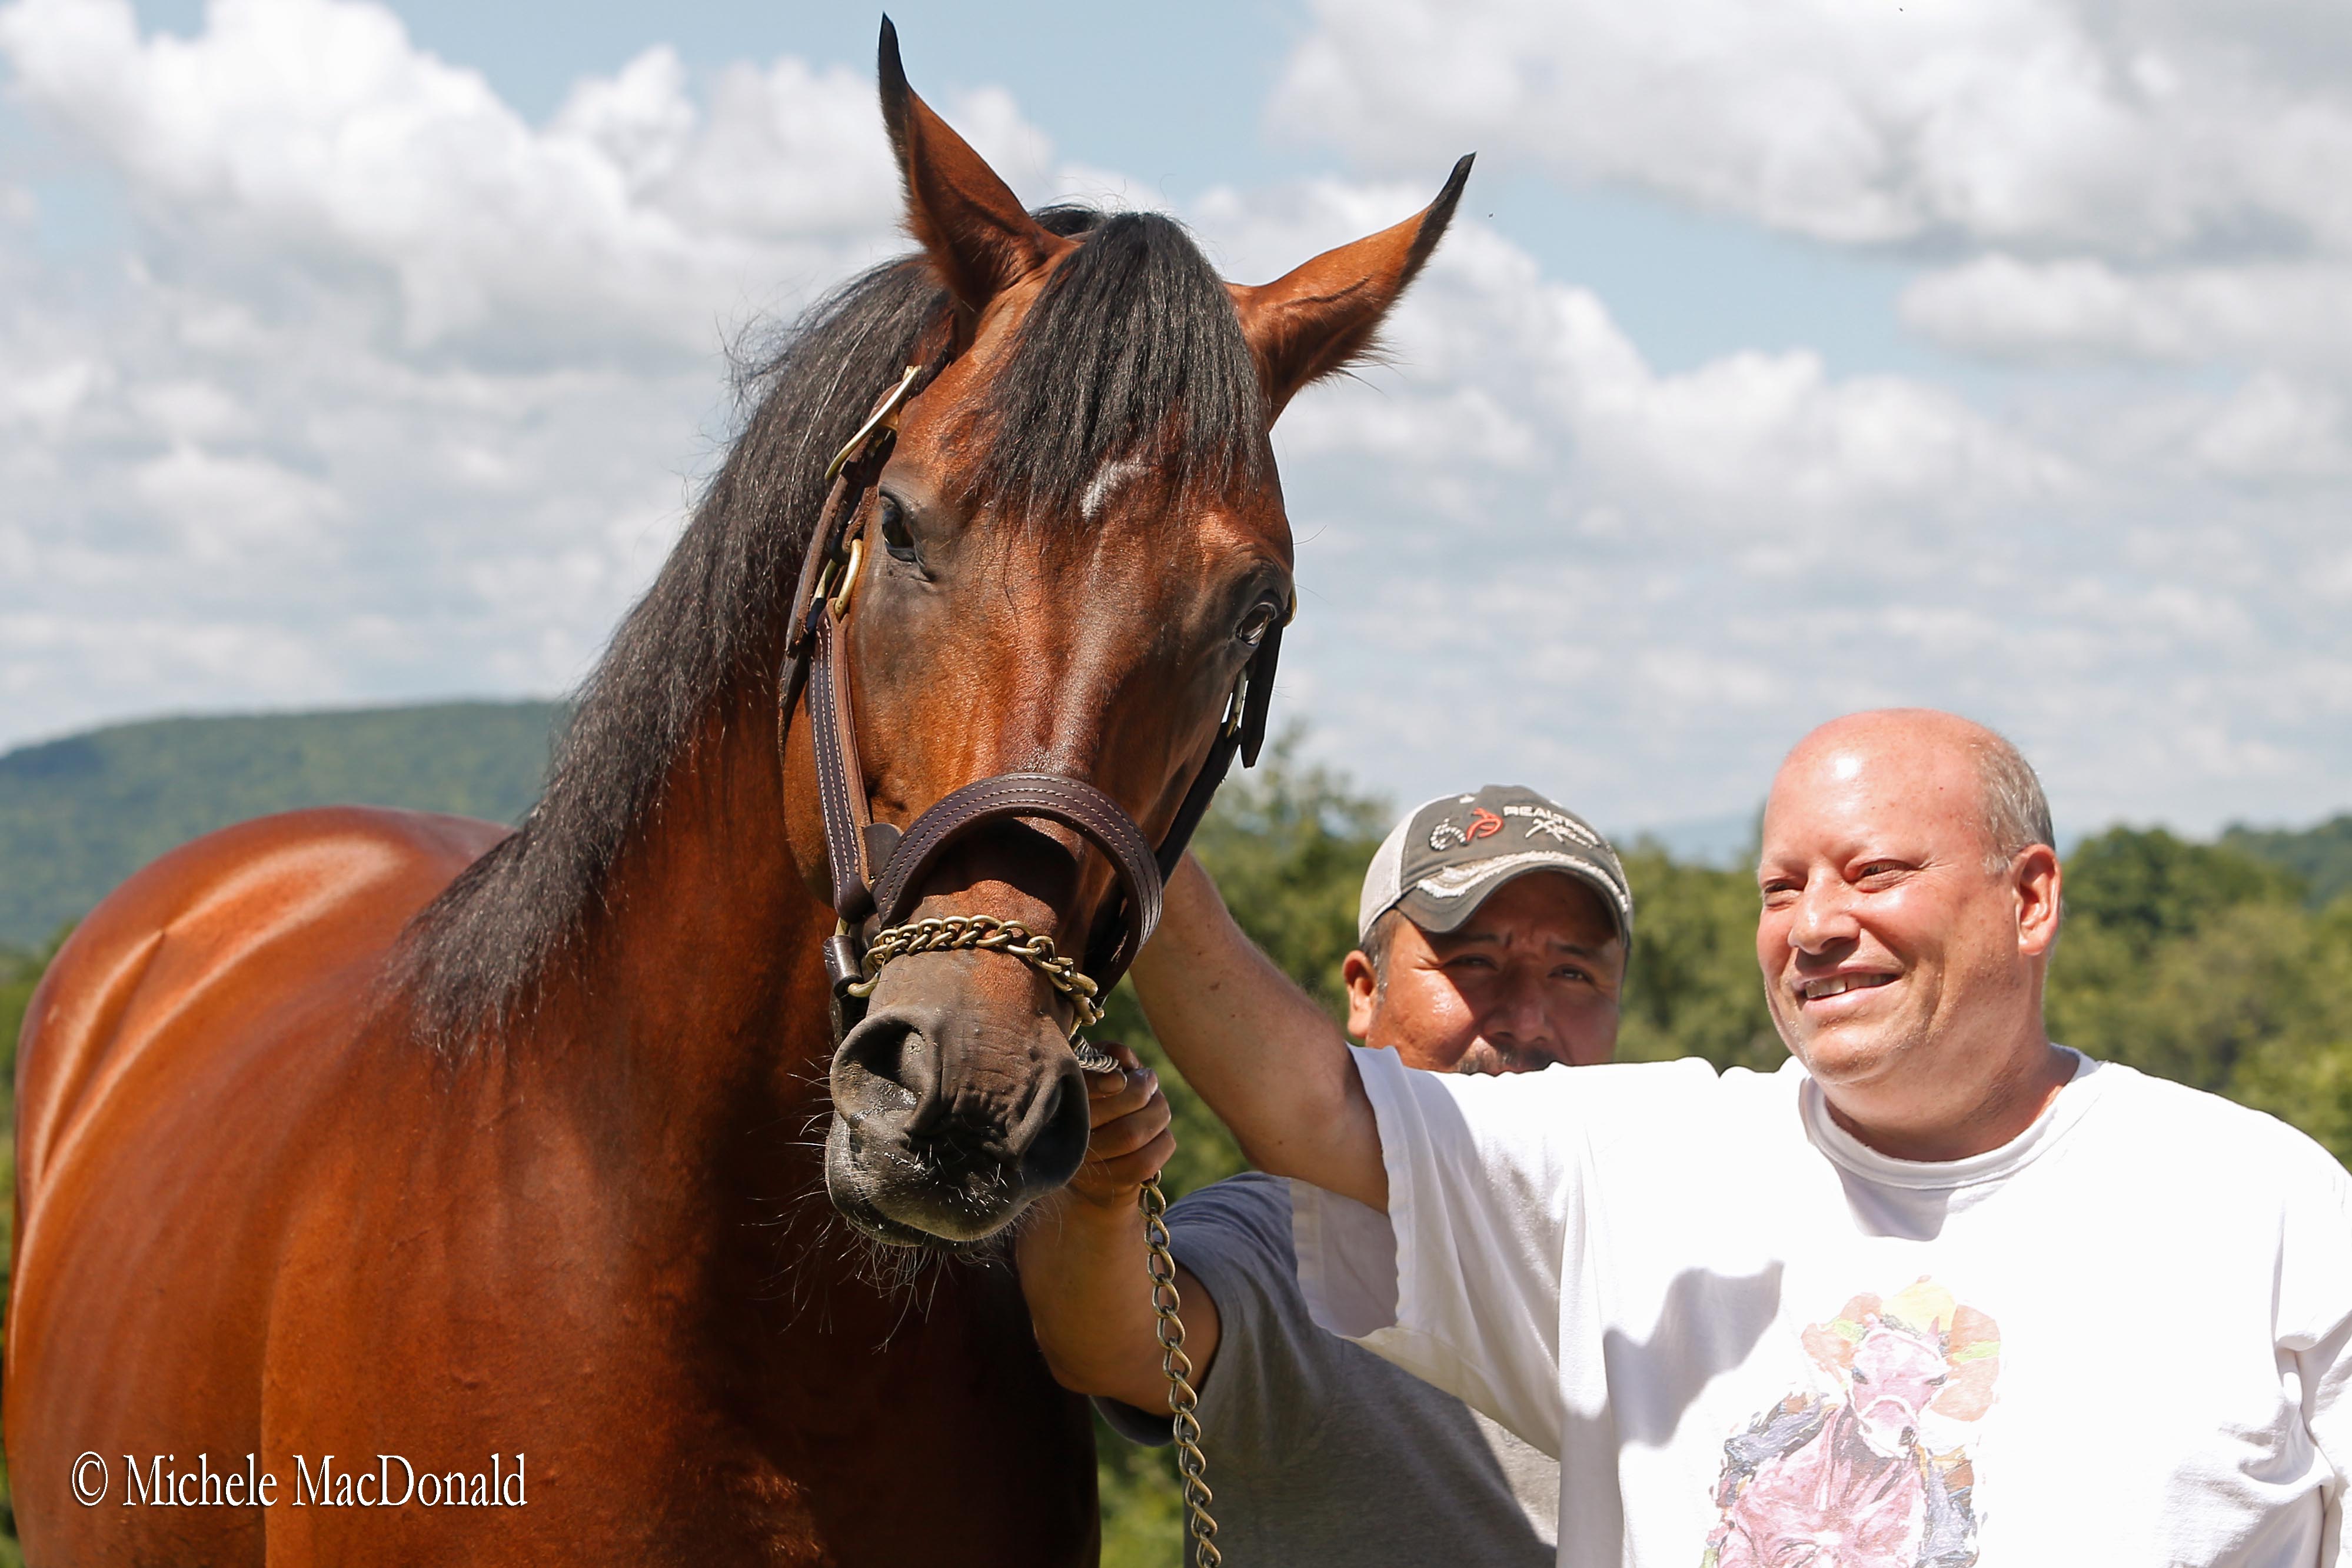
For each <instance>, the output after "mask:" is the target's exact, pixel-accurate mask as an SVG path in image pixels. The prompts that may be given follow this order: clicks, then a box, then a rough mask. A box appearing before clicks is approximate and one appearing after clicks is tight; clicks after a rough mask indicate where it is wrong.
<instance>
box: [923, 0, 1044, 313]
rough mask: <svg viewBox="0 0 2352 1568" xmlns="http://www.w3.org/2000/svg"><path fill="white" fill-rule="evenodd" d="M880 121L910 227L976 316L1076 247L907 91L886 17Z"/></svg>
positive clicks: (946, 281)
mask: <svg viewBox="0 0 2352 1568" xmlns="http://www.w3.org/2000/svg"><path fill="white" fill-rule="evenodd" d="M879 74H880V77H881V82H882V120H883V122H884V123H885V124H886V125H887V126H888V127H889V131H890V150H891V151H892V152H895V153H896V154H897V155H898V172H899V173H900V174H901V175H902V176H904V177H905V179H906V182H907V229H908V233H910V234H912V235H914V236H915V240H916V243H917V244H919V245H920V246H922V247H923V249H924V250H925V251H927V252H928V253H929V256H930V258H931V265H932V266H933V267H936V268H937V269H938V270H939V274H940V281H941V282H942V283H944V284H946V285H947V287H948V291H949V292H950V293H951V294H953V295H954V296H955V297H956V299H957V301H958V302H959V303H961V304H962V305H963V306H964V307H966V308H968V309H970V310H971V311H972V312H973V313H974V314H975V315H976V314H978V313H979V312H980V311H982V310H985V309H987V308H988V302H989V301H990V300H992V299H993V298H996V297H997V296H998V295H999V294H1002V293H1003V292H1004V290H1006V289H1007V288H1010V287H1013V285H1014V284H1016V283H1019V282H1021V281H1022V280H1023V279H1024V278H1027V277H1031V276H1033V275H1034V274H1035V273H1037V272H1039V271H1041V270H1042V269H1043V268H1044V267H1045V266H1046V265H1047V264H1048V263H1049V262H1051V261H1052V260H1053V259H1054V258H1055V256H1060V255H1061V254H1062V253H1063V252H1065V251H1066V250H1070V249H1072V248H1074V246H1075V245H1076V242H1075V241H1073V240H1068V239H1065V238H1063V237H1061V236H1060V235H1053V234H1048V233H1047V232H1046V231H1045V229H1044V228H1043V227H1041V226H1040V225H1038V223H1037V221H1036V220H1035V219H1034V218H1032V217H1031V216H1030V215H1029V213H1028V210H1027V209H1026V208H1024V207H1023V206H1022V204H1021V201H1020V198H1019V197H1017V196H1015V195H1014V194H1013V191H1012V189H1011V187H1009V186H1007V185H1006V184H1005V183H1004V182H1003V180H1000V179H998V178H997V176H996V171H995V170H993V169H992V168H990V167H989V166H988V164H987V163H986V162H983V161H982V158H981V156H980V154H979V153H977V152H973V151H972V150H971V144H970V143H968V142H966V141H964V139H963V138H962V137H961V136H958V135H957V134H956V133H955V132H954V131H951V130H950V129H949V127H948V122H947V121H946V120H941V119H940V117H939V116H938V115H937V114H935V113H933V112H932V111H931V106H930V105H929V104H927V103H925V102H924V101H923V100H922V99H920V98H919V97H917V96H916V95H915V89H913V88H911V87H908V85H907V68H906V67H905V66H904V65H903V64H902V63H900V61H899V58H898V28H896V27H894V26H891V25H890V18H889V17H887V16H885V17H883V18H882V47H881V59H880V62H879Z"/></svg>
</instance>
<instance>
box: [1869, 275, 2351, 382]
mask: <svg viewBox="0 0 2352 1568" xmlns="http://www.w3.org/2000/svg"><path fill="white" fill-rule="evenodd" d="M1902 309H1903V315H1904V319H1905V320H1906V321H1907V322H1909V323H1910V324H1911V325H1912V326H1914V327H1916V328H1918V329H1920V330H1921V331H1923V332H1925V333H1927V335H1928V336H1929V337H1931V338H1933V339H1935V340H1937V342H1940V343H1942V344H1944V345H1946V346H1947V347H1948V348H1952V349H1956V350H1960V351H1962V352H1965V353H1974V354H1981V355H1985V356H1988V357H1992V358H2009V359H2020V360H2027V361H2069V360H2075V361H2096V360H2106V359H2125V360H2148V361H2172V362H2177V363H2182V364H2196V363H2201V362H2206V361H2215V360H2226V361H2237V362H2240V363H2254V364H2276V363H2286V364H2297V365H2305V366H2316V367H2321V368H2340V367H2346V366H2352V265H2340V264H2336V263H2307V262H2306V263H2292V264H2262V263H2256V264H2247V265H2241V266H2236V267H2179V268H2171V269H2166V270H2161V271H2155V272H2132V271H2126V270H2124V269H2121V268H2118V267H2114V266H2111V265H2110V264H2108V263H2107V262H2105V261H2103V260H2100V259H2097V258H2095V257H2091V256H2073V257H2068V258H2065V259H2063V260H2057V261H2047V262H2029V261H2024V260H2021V259H2020V258H2018V257H2016V256H2010V255H2008V254H2005V253H2000V252H1996V253H1994V254H1991V255H1988V256H1979V257H1977V258H1976V259H1975V260H1973V261H1970V262H1969V263H1967V264H1965V265H1963V266H1960V267H1950V268H1946V269H1944V270H1941V271H1937V272H1933V273H1930V274H1928V275H1927V276H1926V277H1921V278H1919V279H1918V280H1917V281H1916V282H1914V283H1913V284H1912V285H1911V286H1910V287H1908V288H1906V290H1905V292H1904V296H1903V301H1902Z"/></svg>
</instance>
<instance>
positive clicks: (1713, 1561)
mask: <svg viewBox="0 0 2352 1568" xmlns="http://www.w3.org/2000/svg"><path fill="white" fill-rule="evenodd" d="M1804 1346H1805V1354H1806V1356H1807V1357H1808V1359H1810V1360H1811V1362H1812V1364H1813V1365H1814V1367H1815V1368H1816V1369H1817V1371H1818V1374H1819V1375H1818V1376H1817V1377H1816V1378H1815V1379H1814V1380H1813V1386H1811V1388H1807V1389H1801V1390H1799V1391H1797V1392H1795V1393H1792V1394H1790V1396H1788V1397H1787V1398H1786V1399H1783V1400H1781V1401H1780V1403H1779V1404H1778V1405H1775V1406H1772V1407H1771V1408H1770V1409H1769V1410H1767V1411H1765V1412H1764V1413H1763V1414H1761V1415H1759V1416H1757V1417H1756V1418H1755V1420H1754V1421H1752V1422H1751V1423H1749V1425H1748V1427H1746V1428H1745V1429H1744V1430H1742V1431H1739V1432H1737V1433H1735V1434H1734V1435H1733V1436H1732V1437H1730V1439H1729V1440H1728V1441H1727V1442H1726V1443H1725V1444H1724V1445H1723V1477H1722V1479H1720V1480H1719V1481H1718V1482H1717V1484H1716V1492H1715V1500H1716V1504H1717V1507H1719V1508H1720V1509H1721V1510H1722V1511H1723V1513H1722V1521H1721V1522H1720V1523H1718V1524H1717V1526H1716V1528H1715V1530H1714V1531H1713V1532H1712V1533H1710V1534H1709V1535H1708V1536H1707V1540H1706V1552H1705V1554H1704V1555H1702V1556H1701V1557H1700V1559H1699V1564H1700V1568H1794V1565H1796V1564H1813V1565H1817V1568H1828V1565H1829V1564H1835V1565H1836V1568H1970V1565H1971V1564H1973V1563H1975V1562H1976V1560H1977V1511H1976V1502H1975V1491H1976V1472H1975V1468H1974V1466H1973V1465H1972V1464H1971V1463H1970V1461H1969V1443H1970V1441H1971V1440H1972V1439H1973V1438H1974V1437H1975V1436H1976V1430H1977V1423H1978V1422H1979V1421H1981V1420H1982V1419H1983V1418H1984V1415H1985V1412H1986V1411H1988V1410H1990V1409H1991V1408H1992V1399H1993V1381H1994V1379H1996V1378H1997V1377H1999V1376H2000V1327H1999V1326H1998V1325H1997V1324H1996V1323H1994V1322H1993V1321H1992V1319H1990V1317H1987V1316H1986V1315H1985V1314H1984V1313H1982V1312H1978V1311H1977V1310H1976V1309H1975V1308H1973V1307H1965V1306H1961V1305H1960V1304H1958V1302H1957V1301H1954V1300H1953V1298H1952V1293H1951V1292H1950V1291H1948V1290H1946V1289H1944V1287H1942V1286H1941V1285H1938V1284H1937V1283H1935V1282H1934V1281H1931V1280H1929V1279H1927V1278H1926V1277H1924V1276H1923V1277H1921V1278H1920V1279H1919V1280H1918V1281H1916V1282H1915V1283H1914V1284H1912V1285H1910V1286H1909V1287H1907V1288H1906V1289H1905V1290H1903V1291H1898V1292H1897V1293H1896V1294H1895V1295H1894V1296H1891V1297H1889V1298H1887V1299H1886V1300H1885V1301H1881V1300H1880V1299H1879V1298H1878V1297H1876V1296H1874V1295H1862V1296H1856V1297H1854V1298H1853V1300H1852V1301H1848V1302H1847V1303H1846V1304H1845V1307H1844V1310H1843V1311H1842V1312H1839V1314H1838V1315H1837V1316H1836V1317H1834V1318H1832V1319H1831V1320H1830V1321H1829V1322H1821V1323H1814V1324H1811V1326H1809V1327H1808V1328H1807V1329H1806V1330H1805V1333H1804Z"/></svg>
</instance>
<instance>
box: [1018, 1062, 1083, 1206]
mask: <svg viewBox="0 0 2352 1568" xmlns="http://www.w3.org/2000/svg"><path fill="white" fill-rule="evenodd" d="M1052 1094H1053V1097H1054V1098H1053V1105H1052V1108H1051V1109H1049V1110H1048V1111H1047V1112H1046V1113H1045V1119H1044V1121H1043V1122H1042V1123H1041V1124H1039V1125H1038V1128H1037V1133H1036V1136H1035V1137H1034V1138H1033V1139H1032V1140H1031V1141H1030V1144H1029V1147H1028V1148H1027V1149H1026V1150H1024V1151H1023V1154H1022V1158H1021V1176H1022V1185H1024V1186H1026V1187H1027V1188H1028V1189H1029V1190H1030V1191H1032V1192H1051V1191H1053V1190H1054V1189H1055V1188H1056V1187H1058V1186H1061V1185H1062V1184H1063V1183H1065V1182H1066V1181H1068V1180H1069V1179H1070V1178H1071V1177H1072V1176H1076V1174H1077V1171H1078V1166H1080V1165H1081V1164H1083V1163H1084V1162H1085V1160H1086V1157H1087V1138H1088V1136H1089V1135H1090V1134H1091V1132H1092V1129H1091V1127H1090V1125H1089V1123H1090V1121H1091V1117H1090V1116H1089V1114H1088V1113H1087V1082H1086V1078H1085V1075H1084V1074H1082V1073H1080V1072H1079V1071H1077V1070H1076V1064H1075V1063H1073V1064H1072V1065H1071V1068H1070V1070H1069V1071H1065V1072H1062V1073H1060V1074H1058V1075H1057V1076H1056V1078H1055V1083H1054V1087H1053V1090H1052Z"/></svg>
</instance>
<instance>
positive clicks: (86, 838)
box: [0, 702, 562, 947]
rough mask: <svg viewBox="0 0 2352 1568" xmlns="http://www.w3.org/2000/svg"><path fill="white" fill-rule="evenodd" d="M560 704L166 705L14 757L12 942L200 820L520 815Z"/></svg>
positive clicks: (104, 889)
mask: <svg viewBox="0 0 2352 1568" xmlns="http://www.w3.org/2000/svg"><path fill="white" fill-rule="evenodd" d="M561 714H562V709H561V707H559V706H557V705H555V704H553V703H533V702H526V703H446V704H441V705H438V706H430V707H405V708H377V709H370V710H365V711H360V712H351V713H318V714H269V715H257V716H242V717H228V718H167V719H157V720H154V721H152V722H150V723H145V724H126V725H119V726H116V727H113V728H111V729H100V730H93V731H92V732H90V733H89V734H88V735H78V736H71V737H68V738H66V739H64V740H53V741H50V742H48V743H47V745H43V746H28V747H21V748H19V749H17V750H16V751H12V752H9V753H8V754H7V755H6V756H5V757H0V944H6V945H11V946H18V947H27V946H32V945H33V944H34V943H37V942H38V941H40V940H41V939H42V938H43V937H45V936H47V935H48V934H49V933H50V932H51V931H53V930H55V929H56V928H57V926H58V924H59V923H61V922H63V921H67V920H77V919H79V918H80V917H81V916H82V915H83V914H85V913H86V912H87V911H88V910H89V908H90V906H91V905H93V904H96V903H97V902H98V901H99V900H100V898H103V897H104V896H105V895H106V894H107V893H108V892H109V891H110V890H111V889H112V888H113V887H114V885H115V884H116V883H119V882H121V880H122V879H123V878H125V877H127V876H129V875H130V874H131V873H132V872H134V871H137V870H138V869H139V868H140V867H141V866H142V865H144V864H146V863H147V862H149V861H151V860H153V859H154V858H155V857H156V856H157V855H160V854H162V853H163V852H165V851H166V850H170V849H173V848H175V847H177V846H178V845H181V844H184V843H185V842H187V841H189V840H190V839H193V838H195V837H197V836H198V835H199V834H203V833H208V832H211V831H213V830H214V829H215V828H225V827H226V826H228V825H229V824H230V823H231V822H241V821H245V820H247V818H249V817H261V816H267V815H268V814H269V813H270V812H272V811H290V810H295V809H297V808H299V807H303V806H326V805H379V806H406V807H409V808H411V809H413V810H425V811H452V812H456V813H458V814H460V815H463V816H469V817H484V818H488V820H489V821H494V822H510V821H515V820H516V819H518V818H520V816H521V815H522V813H523V812H524V811H525V810H529V809H530V803H531V801H532V800H535V799H537V797H538V795H539V786H540V779H541V775H542V774H543V773H545V771H546V768H547V747H548V736H549V732H550V731H551V728H552V727H553V726H554V724H555V721H556V720H557V718H558V717H559V716H561Z"/></svg>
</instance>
